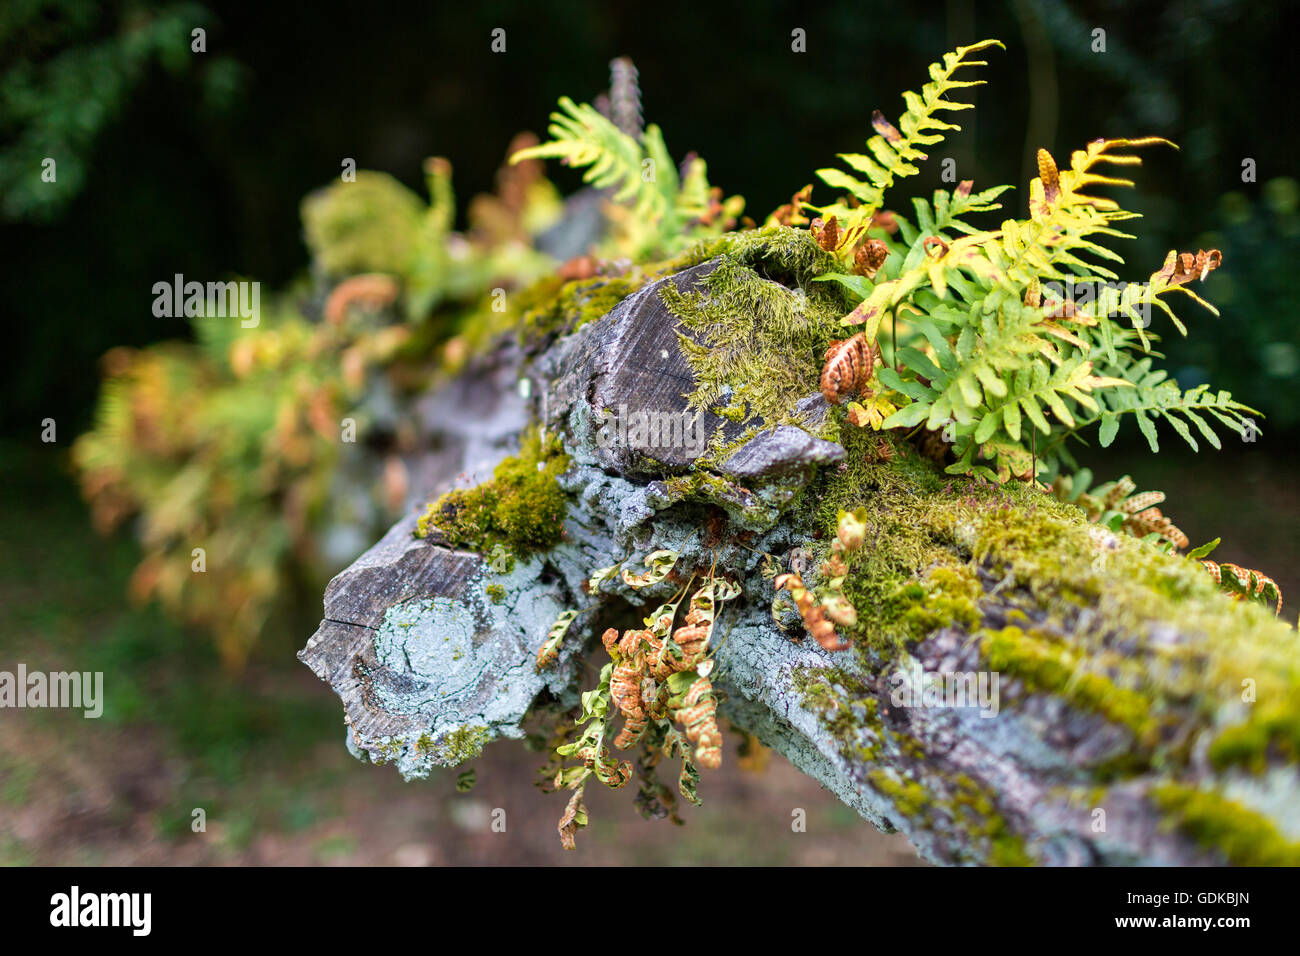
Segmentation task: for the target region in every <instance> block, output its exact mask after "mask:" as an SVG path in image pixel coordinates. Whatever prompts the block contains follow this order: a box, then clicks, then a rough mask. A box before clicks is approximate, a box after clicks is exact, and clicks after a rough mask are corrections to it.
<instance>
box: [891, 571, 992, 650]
mask: <svg viewBox="0 0 1300 956" xmlns="http://www.w3.org/2000/svg"><path fill="white" fill-rule="evenodd" d="M982 595H983V589H982V588H981V587H980V580H979V577H978V575H976V574H975V572H974V571H972V570H971V569H970V568H968V567H966V566H965V565H962V564H952V565H940V566H938V567H935V568H932V569H931V570H930V573H929V574H928V575H926V578H925V583H924V584H918V583H913V584H910V585H908V586H907V587H905V588H903V589H902V591H901V592H900V595H899V599H900V601H903V602H907V603H909V604H910V606H909V607H907V610H905V611H904V612H903V614H902V620H903V623H904V624H905V625H906V626H907V628H908V629H909V630H911V631H912V633H914V634H915V635H917V636H918V637H922V636H925V635H927V634H930V633H932V632H934V631H936V630H938V629H939V628H941V627H951V626H952V625H954V624H955V625H957V626H959V627H962V628H964V629H966V630H968V631H970V630H974V629H975V628H976V627H978V626H979V623H980V613H979V606H978V605H979V599H980V597H981V596H982Z"/></svg>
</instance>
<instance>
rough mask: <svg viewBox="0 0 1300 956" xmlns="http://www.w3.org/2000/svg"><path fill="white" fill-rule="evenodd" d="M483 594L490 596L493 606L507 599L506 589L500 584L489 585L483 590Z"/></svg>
mask: <svg viewBox="0 0 1300 956" xmlns="http://www.w3.org/2000/svg"><path fill="white" fill-rule="evenodd" d="M483 593H485V594H486V595H487V596H488V600H489V601H491V602H492V603H493V604H500V603H501V602H502V601H504V600H505V599H506V589H505V588H504V587H502V586H501V585H500V584H489V585H488V586H487V587H486V588H484V589H483Z"/></svg>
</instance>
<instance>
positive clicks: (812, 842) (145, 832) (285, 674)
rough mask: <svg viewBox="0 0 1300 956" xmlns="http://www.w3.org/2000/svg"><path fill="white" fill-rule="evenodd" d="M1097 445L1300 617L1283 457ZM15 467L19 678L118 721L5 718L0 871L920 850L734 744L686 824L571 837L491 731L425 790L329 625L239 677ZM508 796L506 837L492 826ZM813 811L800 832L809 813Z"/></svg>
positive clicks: (597, 806) (13, 714)
mask: <svg viewBox="0 0 1300 956" xmlns="http://www.w3.org/2000/svg"><path fill="white" fill-rule="evenodd" d="M1093 458H1094V470H1095V471H1096V472H1097V474H1098V475H1104V476H1111V475H1119V474H1122V473H1124V472H1125V471H1128V472H1130V473H1132V474H1133V477H1134V478H1135V479H1136V480H1137V482H1138V485H1139V488H1141V489H1142V490H1147V489H1149V488H1160V489H1163V490H1164V491H1166V492H1167V493H1168V494H1169V501H1168V502H1167V504H1166V505H1165V506H1164V510H1165V512H1166V513H1167V514H1169V515H1170V516H1171V517H1172V518H1173V520H1174V521H1175V522H1176V523H1177V524H1179V525H1180V526H1181V527H1182V528H1183V530H1184V531H1186V532H1187V534H1188V535H1189V536H1190V537H1191V538H1192V539H1193V544H1199V543H1201V542H1202V541H1205V540H1208V539H1210V538H1213V537H1216V536H1219V535H1222V536H1223V538H1224V542H1225V543H1224V544H1223V545H1221V546H1220V548H1219V551H1218V552H1216V554H1215V555H1214V557H1215V558H1217V559H1220V560H1225V561H1236V562H1237V563H1240V564H1243V565H1245V566H1247V567H1258V568H1260V569H1261V570H1264V571H1265V572H1266V573H1269V574H1271V575H1272V576H1273V577H1274V578H1275V579H1276V580H1277V581H1278V583H1279V585H1280V586H1281V587H1282V589H1283V592H1284V594H1286V595H1287V598H1288V605H1287V608H1286V609H1285V610H1284V612H1283V613H1284V616H1285V617H1286V619H1287V620H1294V619H1295V616H1296V611H1297V607H1298V605H1300V602H1298V601H1297V598H1298V597H1300V590H1297V589H1300V561H1297V558H1298V557H1300V555H1298V554H1297V551H1298V550H1300V535H1297V533H1296V532H1297V530H1298V529H1300V486H1297V484H1296V482H1294V480H1293V479H1292V478H1291V476H1290V470H1289V467H1288V466H1287V465H1286V464H1285V462H1284V461H1283V460H1282V459H1281V458H1274V457H1269V456H1268V455H1267V454H1264V453H1262V451H1261V453H1259V454H1253V453H1252V454H1248V455H1234V456H1231V457H1229V456H1227V455H1223V456H1217V457H1210V456H1208V455H1206V456H1202V460H1201V461H1197V462H1194V464H1195V467H1192V464H1193V462H1192V461H1190V460H1184V459H1183V458H1180V457H1178V456H1177V455H1165V454H1162V455H1160V456H1159V457H1157V458H1150V457H1147V456H1145V455H1142V456H1141V457H1140V458H1138V457H1133V456H1124V455H1111V456H1108V457H1106V458H1104V459H1101V460H1097V458H1096V456H1093ZM0 467H2V469H3V473H4V475H5V482H4V486H3V487H4V490H3V492H2V494H3V501H0V542H3V543H4V544H3V547H2V548H0V670H7V671H14V670H15V669H16V667H17V665H18V663H20V662H22V663H25V664H26V665H27V668H28V669H29V670H31V671H35V670H40V671H56V670H71V669H76V670H81V671H87V670H89V671H102V672H104V675H105V678H104V679H105V707H104V714H103V716H102V717H101V718H100V719H97V720H92V719H85V718H83V717H82V716H81V715H80V713H79V712H69V711H58V710H10V709H5V710H3V711H0V864H10V865H15V864H16V865H22V864H44V865H61V864H125V865H134V864H143V865H150V864H170V865H184V864H214V865H275V864H281V865H309V864H360V865H365V864H396V865H445V864H466V865H495V864H553V863H560V864H593V865H601V864H636V863H641V864H652V865H653V864H667V865H673V864H770V865H855V864H856V865H882V866H899V865H916V864H918V863H919V862H920V861H919V860H918V859H917V857H916V855H915V853H914V852H913V851H912V849H911V848H910V845H909V844H908V843H907V841H906V840H905V839H904V838H903V837H902V836H900V835H897V834H894V835H883V834H880V833H878V832H877V831H876V830H875V828H874V827H872V826H871V825H870V824H868V823H867V822H865V821H863V820H862V819H860V818H859V817H858V816H857V815H856V814H854V813H853V812H852V811H851V810H849V809H848V808H846V807H844V806H843V805H842V804H841V803H840V802H839V801H838V800H837V799H835V797H833V796H832V795H831V794H830V793H829V792H827V791H825V790H823V789H822V788H821V787H820V786H819V785H818V784H817V783H816V782H815V781H813V780H811V779H810V778H808V777H805V776H803V775H802V774H800V773H799V772H798V771H796V770H795V769H794V768H793V767H792V766H791V765H790V764H789V763H788V762H786V761H785V760H784V759H782V758H781V757H779V756H777V755H770V759H769V760H768V761H767V766H766V768H765V769H763V770H761V771H753V770H746V769H742V768H740V767H739V766H738V762H737V759H736V758H735V755H734V746H732V747H731V748H730V749H729V752H728V756H727V759H725V760H724V765H723V767H722V769H720V770H718V771H713V772H705V774H704V777H703V780H702V781H701V786H700V793H701V796H702V797H703V799H704V806H703V807H702V808H692V807H686V808H684V811H683V816H684V817H685V819H686V825H685V826H684V827H681V828H676V827H673V826H672V825H671V824H669V823H666V822H662V821H645V820H642V819H641V818H640V817H639V816H638V815H637V814H636V812H635V810H634V809H633V806H632V794H631V793H629V792H626V791H619V792H608V791H605V790H604V789H603V788H595V790H594V791H592V792H589V794H588V801H587V803H588V808H589V810H590V815H591V820H592V825H591V826H590V828H588V829H587V830H585V831H582V832H580V833H579V836H578V845H579V849H578V851H577V852H576V853H565V852H564V851H562V850H561V849H560V846H559V839H558V837H557V835H556V832H555V821H556V819H557V818H558V817H559V815H560V812H561V810H562V808H563V803H564V796H563V795H560V794H549V795H548V794H542V793H541V792H539V791H538V790H536V789H535V788H534V786H533V781H534V780H535V777H536V770H537V768H538V767H539V766H540V764H541V763H542V755H541V754H538V753H534V752H530V751H528V750H526V749H525V748H524V746H523V745H522V744H520V743H515V742H505V743H499V744H495V745H493V746H491V747H489V748H488V749H487V751H486V752H485V753H484V755H483V757H482V758H481V759H480V760H479V761H477V764H476V771H477V783H476V785H475V787H474V788H473V789H472V790H471V791H470V792H468V793H465V794H461V793H458V792H457V790H456V785H455V783H456V775H457V772H458V771H455V770H452V771H444V772H441V773H437V774H435V775H434V776H433V777H432V778H430V779H429V780H427V781H419V782H414V783H409V784H408V783H404V782H403V781H402V780H401V778H400V777H399V776H398V775H397V773H396V771H394V770H393V769H391V768H387V767H372V766H367V765H364V764H361V763H359V762H358V761H356V760H354V759H353V758H352V757H351V756H350V755H349V754H348V753H347V751H346V750H345V748H344V738H343V734H344V728H343V724H342V712H341V709H340V707H339V705H338V702H337V700H336V698H335V697H334V695H333V694H332V692H330V690H329V689H328V688H327V687H326V686H325V685H324V684H323V683H321V682H320V681H318V680H317V679H316V678H315V677H314V676H313V675H312V674H311V673H310V672H309V671H307V669H306V668H304V667H303V666H302V665H301V664H299V663H298V662H297V661H296V660H294V657H293V655H294V652H295V651H296V650H297V649H298V648H299V647H300V646H301V645H302V643H303V642H304V641H305V639H306V637H307V636H308V632H309V631H310V626H308V627H306V628H305V629H304V631H303V633H296V631H295V629H294V628H288V629H286V633H284V634H283V635H281V636H280V637H279V638H278V639H276V640H275V641H274V642H272V643H268V645H266V646H264V647H262V648H261V649H260V651H259V654H258V655H257V657H256V659H255V660H254V662H253V663H252V664H251V665H250V666H249V668H248V669H247V670H246V672H245V673H243V674H242V675H240V676H239V677H238V678H234V677H231V676H229V675H227V674H224V673H223V672H222V671H221V670H220V668H219V667H218V665H217V662H216V656H215V653H214V652H213V649H212V646H211V642H210V641H208V640H207V638H206V637H205V635H203V634H201V633H195V632H189V631H186V630H185V629H183V628H181V627H179V626H177V625H176V624H174V623H171V622H169V621H168V620H166V619H165V618H164V617H163V616H162V614H161V613H160V612H159V611H158V610H157V609H156V608H153V607H131V606H128V605H127V602H126V600H125V597H124V595H125V589H126V579H127V577H128V575H129V573H130V570H131V567H132V566H133V564H134V562H135V560H136V555H137V552H136V550H135V546H134V545H133V543H132V542H131V541H130V539H129V536H128V535H126V534H118V535H116V536H114V537H113V538H111V539H108V540H104V539H100V538H98V537H97V536H96V535H95V534H94V533H93V532H92V531H91V530H90V528H89V524H88V518H87V515H86V511H85V508H84V506H83V505H82V504H81V502H80V500H79V499H78V497H77V493H76V490H75V487H74V484H73V482H72V480H71V478H70V476H69V475H68V474H67V473H66V472H65V471H59V470H58V469H55V468H51V467H50V465H49V463H48V459H46V460H45V461H43V462H42V461H40V460H37V459H36V458H34V456H33V455H32V454H31V453H22V452H18V453H15V452H14V451H13V449H12V448H9V449H2V448H0ZM289 631H295V632H293V633H288V632H289ZM737 740H738V735H735V734H732V735H730V740H729V743H731V744H734V742H736V741H737ZM596 791H598V792H596ZM497 809H502V810H504V811H505V821H506V828H505V832H494V830H493V828H492V825H491V824H492V819H493V817H494V813H493V811H494V810H497ZM798 809H803V810H804V811H805V814H804V816H805V819H806V825H805V829H804V832H796V831H795V829H794V828H793V827H792V825H791V824H792V820H793V819H794V818H795V816H796V810H798ZM195 810H202V811H203V814H204V816H205V818H206V827H205V829H204V830H202V831H201V832H195V830H194V829H193V828H192V821H193V820H194V812H195ZM496 816H497V817H499V816H500V815H499V814H496Z"/></svg>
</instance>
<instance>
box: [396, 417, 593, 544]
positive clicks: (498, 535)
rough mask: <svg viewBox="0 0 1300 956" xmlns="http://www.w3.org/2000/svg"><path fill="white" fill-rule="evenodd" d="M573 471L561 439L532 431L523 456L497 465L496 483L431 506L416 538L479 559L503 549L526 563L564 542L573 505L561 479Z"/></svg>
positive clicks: (445, 497) (455, 493) (526, 437)
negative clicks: (479, 555)
mask: <svg viewBox="0 0 1300 956" xmlns="http://www.w3.org/2000/svg"><path fill="white" fill-rule="evenodd" d="M568 467H569V458H568V456H567V455H565V454H564V451H563V448H562V446H561V445H560V441H559V439H558V438H557V437H554V436H551V437H543V434H542V432H541V431H540V430H539V429H535V428H534V429H530V430H529V431H527V432H525V433H524V437H523V441H522V445H521V447H520V449H519V454H518V455H516V456H514V457H511V458H507V459H505V460H504V461H502V462H501V464H499V465H497V467H496V470H495V471H494V472H493V475H492V480H491V481H488V482H485V483H483V484H481V485H478V486H476V487H474V488H457V489H455V490H453V491H449V492H447V493H446V494H445V495H443V496H442V497H441V498H439V499H438V500H437V501H434V502H433V503H431V504H430V505H429V507H428V509H427V510H426V511H425V513H424V514H423V515H422V516H421V517H420V520H419V522H418V523H417V526H416V535H417V536H418V537H421V538H428V537H434V538H436V539H437V540H438V541H440V542H442V543H446V544H448V545H450V546H451V547H454V548H465V549H468V550H470V551H478V552H479V553H483V552H486V551H489V550H491V549H493V548H495V547H497V546H501V547H503V548H506V549H508V550H510V551H511V552H513V553H515V554H517V555H520V556H523V557H526V556H528V555H530V554H532V553H534V552H537V551H545V550H548V549H550V548H552V547H554V546H555V545H556V544H558V543H559V542H560V539H562V538H563V537H564V519H565V516H566V515H567V513H568V499H567V498H566V497H565V494H564V491H563V490H562V489H561V488H560V484H559V481H558V478H559V476H560V475H561V474H563V472H564V470H565V469H566V468H568Z"/></svg>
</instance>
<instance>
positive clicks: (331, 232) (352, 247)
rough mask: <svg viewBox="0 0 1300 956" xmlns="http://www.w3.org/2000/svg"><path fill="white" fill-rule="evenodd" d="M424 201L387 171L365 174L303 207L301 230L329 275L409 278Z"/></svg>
mask: <svg viewBox="0 0 1300 956" xmlns="http://www.w3.org/2000/svg"><path fill="white" fill-rule="evenodd" d="M425 209H426V206H425V204H424V203H423V202H422V201H421V200H420V197H419V196H417V195H416V194H415V193H413V192H411V190H409V189H407V188H406V187H405V186H403V185H402V184H401V183H399V182H398V181H397V180H396V179H394V178H393V177H392V176H389V175H388V174H387V173H375V172H368V171H364V170H363V171H361V172H359V173H357V178H356V181H355V182H350V183H335V184H334V185H332V186H329V187H328V188H326V189H322V190H319V191H318V192H315V193H312V194H311V195H310V196H308V197H307V198H306V199H304V200H303V203H302V224H303V232H304V234H305V236H306V239H307V247H308V248H309V249H310V250H311V253H312V258H313V259H314V260H315V261H316V262H318V263H319V264H320V265H321V266H322V267H323V268H324V269H325V271H326V272H328V273H329V274H330V275H351V274H354V273H358V272H391V273H396V274H398V275H405V274H406V273H407V271H408V270H409V268H410V266H411V259H412V256H413V255H414V254H415V251H416V250H418V249H419V248H420V243H419V241H418V239H419V231H420V222H421V219H422V217H423V215H424V212H425Z"/></svg>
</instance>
